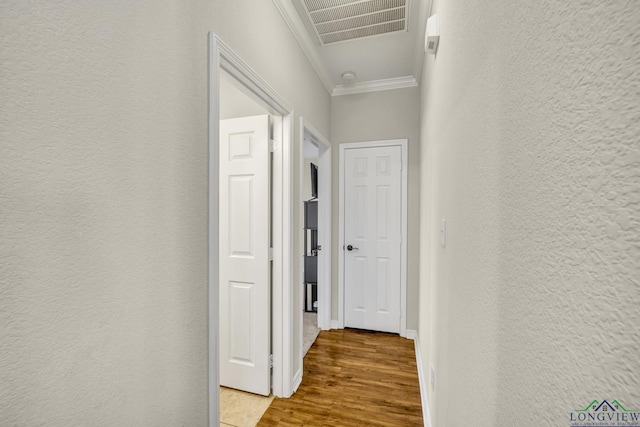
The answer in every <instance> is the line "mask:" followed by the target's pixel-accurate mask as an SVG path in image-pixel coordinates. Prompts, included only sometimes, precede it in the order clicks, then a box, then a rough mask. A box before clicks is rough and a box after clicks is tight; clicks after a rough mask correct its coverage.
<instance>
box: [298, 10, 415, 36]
mask: <svg viewBox="0 0 640 427" xmlns="http://www.w3.org/2000/svg"><path fill="white" fill-rule="evenodd" d="M299 1H302V3H303V5H304V11H305V13H306V15H307V18H308V20H309V23H310V24H311V25H312V26H313V29H314V30H315V32H316V35H317V36H318V39H319V40H320V43H321V44H329V43H336V42H340V41H345V40H353V39H358V38H362V37H370V36H375V35H379V34H385V33H391V32H395V31H406V30H407V12H408V9H407V3H408V1H409V0H299Z"/></svg>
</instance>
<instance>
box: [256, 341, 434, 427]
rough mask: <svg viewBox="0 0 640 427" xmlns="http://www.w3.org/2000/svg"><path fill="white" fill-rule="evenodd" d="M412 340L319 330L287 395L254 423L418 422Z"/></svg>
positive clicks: (420, 416)
mask: <svg viewBox="0 0 640 427" xmlns="http://www.w3.org/2000/svg"><path fill="white" fill-rule="evenodd" d="M421 425H423V421H422V408H421V403H420V388H419V384H418V371H417V367H416V358H415V351H414V344H413V341H411V340H407V339H404V338H401V337H399V336H398V335H392V334H384V333H379V332H367V331H358V330H349V329H344V330H331V331H322V332H320V335H319V336H318V339H317V340H316V342H315V343H314V344H313V346H312V347H311V349H310V350H309V352H308V353H307V356H306V357H305V358H304V376H303V379H302V384H301V385H300V387H299V388H298V391H297V392H296V393H295V394H294V395H293V396H292V397H291V398H290V399H277V398H276V399H275V400H274V401H273V402H272V403H271V406H269V409H267V412H265V414H264V415H263V416H262V418H261V419H260V422H259V423H258V426H331V427H334V426H344V427H348V426H421Z"/></svg>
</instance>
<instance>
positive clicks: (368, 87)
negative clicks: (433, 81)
mask: <svg viewBox="0 0 640 427" xmlns="http://www.w3.org/2000/svg"><path fill="white" fill-rule="evenodd" d="M416 86H418V82H417V80H416V79H415V78H414V77H413V76H406V77H394V78H392V79H382V80H370V81H368V82H358V83H353V84H349V85H337V86H336V87H335V89H333V92H332V93H331V96H340V95H352V94H354V93H365V92H377V91H380V90H390V89H403V88H407V87H416Z"/></svg>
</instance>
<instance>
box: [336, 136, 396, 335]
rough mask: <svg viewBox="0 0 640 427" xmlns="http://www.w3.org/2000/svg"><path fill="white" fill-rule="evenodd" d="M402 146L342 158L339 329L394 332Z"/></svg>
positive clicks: (349, 152)
mask: <svg viewBox="0 0 640 427" xmlns="http://www.w3.org/2000/svg"><path fill="white" fill-rule="evenodd" d="M401 242H402V148H401V147H400V146H383V147H368V148H349V149H346V150H345V159H344V244H345V248H344V252H343V254H344V311H345V317H344V325H345V326H346V327H353V328H359V329H370V330H376V331H383V332H394V333H400V320H401V307H400V304H401V302H400V295H401V287H400V284H401Z"/></svg>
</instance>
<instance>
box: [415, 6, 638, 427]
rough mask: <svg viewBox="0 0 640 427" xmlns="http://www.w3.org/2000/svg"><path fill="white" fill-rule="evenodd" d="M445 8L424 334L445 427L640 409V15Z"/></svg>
mask: <svg viewBox="0 0 640 427" xmlns="http://www.w3.org/2000/svg"><path fill="white" fill-rule="evenodd" d="M433 12H434V13H438V14H439V15H440V19H441V31H442V34H441V38H440V46H439V50H438V55H437V57H436V58H435V59H434V57H433V56H430V55H428V56H427V58H426V59H425V66H426V68H425V72H424V76H423V82H422V86H421V139H422V147H421V172H422V177H421V182H422V187H421V188H422V192H421V194H422V197H421V220H422V223H421V224H422V227H421V247H420V253H421V262H420V264H421V271H420V282H421V287H420V329H419V338H420V343H421V353H422V355H423V357H424V359H423V365H424V366H423V368H424V372H425V373H427V375H428V372H429V366H430V365H433V366H434V368H435V372H436V381H435V392H431V391H430V392H429V402H430V410H431V417H432V421H433V425H434V426H437V427H444V426H462V425H470V424H472V425H474V426H513V425H527V426H529V425H530V426H539V425H552V426H563V425H569V413H570V411H571V410H573V409H576V408H581V407H585V406H586V405H587V404H588V403H589V402H591V401H592V400H593V399H598V400H602V399H611V400H612V399H618V400H619V401H620V402H622V403H626V404H627V405H628V407H631V408H632V409H636V408H640V376H639V375H638V373H639V372H640V309H639V308H638V307H639V306H640V233H639V231H638V230H640V143H639V141H640V74H639V72H638V71H639V70H640V50H639V46H640V27H639V26H638V23H639V22H640V8H638V5H637V4H636V2H632V1H594V0H587V1H583V2H580V3H579V4H578V3H576V2H554V1H543V2H526V3H522V2H512V1H506V0H498V1H493V2H480V1H474V0H447V1H441V0H435V1H434V9H433ZM442 218H446V220H447V244H446V248H444V249H443V248H441V247H440V245H439V234H438V232H439V231H438V230H439V227H440V221H441V219H442Z"/></svg>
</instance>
